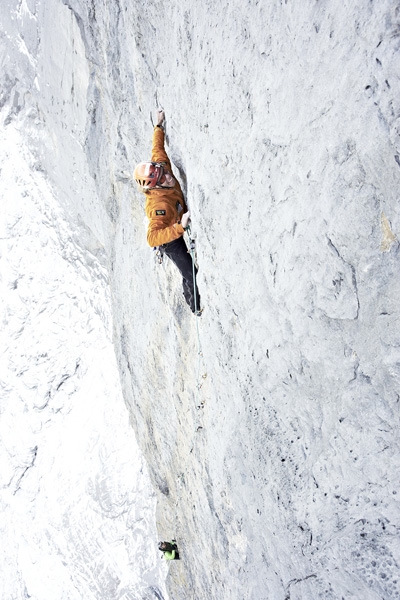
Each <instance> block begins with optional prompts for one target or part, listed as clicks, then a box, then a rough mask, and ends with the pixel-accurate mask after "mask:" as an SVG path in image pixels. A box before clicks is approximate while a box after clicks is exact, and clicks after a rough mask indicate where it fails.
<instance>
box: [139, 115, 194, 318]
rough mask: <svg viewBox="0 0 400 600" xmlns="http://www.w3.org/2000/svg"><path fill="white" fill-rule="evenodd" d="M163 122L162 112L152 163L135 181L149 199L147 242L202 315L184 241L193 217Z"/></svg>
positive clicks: (141, 168)
mask: <svg viewBox="0 0 400 600" xmlns="http://www.w3.org/2000/svg"><path fill="white" fill-rule="evenodd" d="M164 118H165V115H164V112H163V111H162V110H159V111H158V114H157V125H156V126H155V127H154V131H153V142H152V149H151V160H150V161H148V162H141V163H139V164H138V165H137V166H136V167H135V170H134V172H133V177H134V179H135V181H136V183H137V185H138V186H139V189H140V191H142V192H143V193H144V194H145V195H146V205H145V211H146V215H147V218H148V220H149V225H148V229H147V242H148V244H149V245H150V246H152V247H153V248H156V247H160V249H161V251H162V252H163V253H165V254H166V255H167V256H168V258H170V259H171V260H172V262H173V263H174V264H175V265H176V266H177V267H178V269H179V271H180V273H181V275H182V278H183V282H182V283H183V295H184V297H185V300H186V302H187V304H188V305H189V306H190V309H191V311H192V312H193V313H194V314H196V315H200V314H201V309H200V295H199V292H198V290H197V285H196V273H197V269H196V267H195V266H194V265H193V262H192V258H191V256H190V254H189V250H188V248H187V246H186V243H185V240H184V239H183V234H184V232H185V230H186V229H187V227H188V225H189V220H190V213H189V211H188V208H187V206H186V202H185V199H184V197H183V193H182V190H181V186H180V185H179V182H178V181H177V179H176V178H175V176H174V174H173V172H172V167H171V162H170V160H169V158H168V155H167V153H166V151H165V148H164V128H163V122H164ZM193 272H194V276H193Z"/></svg>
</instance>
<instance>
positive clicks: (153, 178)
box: [133, 162, 164, 190]
mask: <svg viewBox="0 0 400 600" xmlns="http://www.w3.org/2000/svg"><path fill="white" fill-rule="evenodd" d="M163 175H164V167H163V165H162V164H161V163H155V162H141V163H139V164H138V165H136V167H135V170H134V171H133V178H134V180H135V181H136V183H137V184H138V186H140V187H141V188H143V189H144V190H149V189H152V188H155V187H156V185H157V183H158V182H159V181H160V179H161V178H162V176H163Z"/></svg>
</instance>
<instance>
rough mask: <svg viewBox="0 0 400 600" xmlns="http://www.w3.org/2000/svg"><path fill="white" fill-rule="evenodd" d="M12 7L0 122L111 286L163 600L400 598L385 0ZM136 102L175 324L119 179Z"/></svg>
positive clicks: (393, 101)
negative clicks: (163, 167)
mask: <svg viewBox="0 0 400 600" xmlns="http://www.w3.org/2000/svg"><path fill="white" fill-rule="evenodd" d="M11 4H12V3H11V2H10V6H11ZM354 4H356V5H357V6H355V5H354ZM15 5H17V3H15ZM12 6H13V8H14V11H15V8H16V6H14V5H12ZM18 11H19V12H18V13H15V12H12V11H11V12H10V15H11V16H10V15H8V16H4V15H2V19H3V21H4V23H5V26H4V29H5V32H6V33H5V35H4V36H3V43H4V44H5V46H6V48H10V47H11V45H12V47H13V48H14V50H13V52H16V51H17V50H16V49H18V51H19V52H20V54H19V60H18V64H17V65H16V64H15V56H16V55H15V54H14V55H13V54H9V58H8V59H7V53H6V54H5V55H4V57H3V61H2V62H3V67H4V69H3V76H2V100H1V104H2V106H3V108H2V118H3V123H4V129H5V131H7V128H8V129H9V128H10V127H13V126H14V124H17V125H18V127H17V129H18V130H19V132H20V134H21V135H22V133H23V135H25V136H29V143H30V148H31V151H32V152H34V150H35V149H36V154H35V160H36V161H37V163H35V164H36V170H38V171H39V173H40V169H41V168H43V165H44V166H45V169H46V172H47V175H48V178H47V179H48V181H49V182H50V184H51V185H52V186H56V189H57V190H58V194H57V196H58V201H59V205H60V206H62V209H63V211H64V213H65V217H64V218H65V219H66V220H67V221H69V222H70V223H71V222H76V223H77V230H76V231H77V232H79V236H80V238H81V239H80V244H81V245H80V246H79V245H76V248H82V249H83V250H82V251H83V252H84V258H83V259H82V263H83V266H82V269H83V271H85V269H86V271H90V275H88V277H89V280H90V281H91V285H94V286H95V285H96V283H93V282H97V285H98V286H100V287H101V286H102V285H104V286H105V283H104V284H102V283H101V282H103V281H104V282H105V281H107V276H108V277H109V280H110V283H111V296H112V306H113V320H114V323H113V325H114V343H115V350H116V355H117V362H118V367H119V372H120V376H121V382H122V388H123V392H124V397H125V400H126V403H127V404H128V406H129V409H130V413H131V420H132V423H133V426H134V430H135V433H136V436H137V439H138V442H139V446H140V448H141V450H142V452H143V454H144V456H145V459H146V462H147V464H148V467H149V470H150V475H151V479H152V482H153V485H154V488H155V489H156V491H157V494H158V512H157V522H158V531H159V536H160V538H164V539H167V538H171V537H176V539H177V540H178V543H179V547H180V550H181V557H182V560H181V561H179V562H174V563H172V564H171V565H170V567H169V575H168V580H167V584H168V588H169V592H170V596H171V598H174V599H178V598H179V600H181V599H183V598H188V599H189V598H196V600H200V599H204V600H210V599H213V598H215V599H217V598H218V599H221V598H237V599H238V600H239V599H240V600H242V599H243V598H249V599H252V600H253V599H257V600H263V599H271V598H273V599H275V598H276V599H278V598H282V599H283V598H285V599H289V598H290V599H291V600H294V599H298V600H300V599H301V600H304V599H305V598H307V599H308V598H310V599H311V598H313V599H316V598H321V599H324V600H325V599H335V600H336V599H340V598H346V600H347V599H350V598H354V599H355V598H361V597H362V598H371V600H372V599H378V598H396V597H399V595H400V588H399V583H398V575H399V563H400V556H399V545H398V542H397V540H398V536H399V506H398V492H399V490H398V481H399V437H398V403H399V362H400V361H399V350H398V348H399V325H398V322H399V321H398V317H399V308H398V297H399V293H400V283H399V277H398V272H399V255H398V235H399V234H398V232H399V211H398V197H399V192H398V190H399V184H400V158H399V156H400V137H399V131H400V129H399V127H400V105H399V98H400V89H399V88H400V86H399V58H398V56H399V52H398V51H399V40H400V38H399V26H400V14H399V9H398V7H397V6H396V3H395V2H392V1H390V0H382V1H381V2H379V3H378V2H369V3H361V2H359V3H353V4H351V3H350V4H349V3H338V2H333V1H328V2H318V1H311V0H306V1H305V2H301V3H299V2H298V3H293V2H290V1H285V2H283V1H275V2H268V3H266V2H247V3H244V2H238V1H236V2H233V3H226V2H221V3H211V2H204V3H189V2H186V1H183V2H182V1H181V2H177V3H171V2H168V3H161V2H146V3H144V2H143V3H138V2H135V3H131V2H128V1H127V0H125V1H120V2H117V1H115V2H109V3H99V2H95V1H94V2H93V1H92V2H84V1H83V0H64V3H63V4H61V3H55V6H54V7H52V8H51V9H49V8H48V7H46V10H44V8H43V7H42V6H41V5H40V4H38V3H36V2H34V1H33V0H30V1H29V2H28V1H26V2H25V1H24V2H21V3H19V4H18ZM6 19H8V20H7V21H6ZM18 32H19V34H20V37H18V36H17V33H18ZM10 57H11V58H10ZM24 61H25V62H24ZM16 71H17V73H16ZM28 74H29V76H28ZM157 104H161V105H162V106H163V108H164V109H165V111H166V115H167V125H166V129H167V141H168V151H169V153H170V156H171V158H172V160H173V162H174V165H175V169H176V172H177V174H178V175H179V177H180V179H181V182H182V185H183V188H184V190H185V192H186V194H187V199H188V203H189V205H190V209H191V212H192V216H193V231H194V232H195V234H196V236H197V257H198V263H199V269H200V270H199V277H198V283H199V287H200V292H201V296H202V301H203V303H204V306H205V310H204V314H203V316H202V317H201V319H199V320H197V321H196V319H195V318H194V317H193V316H192V315H191V313H190V312H189V311H188V309H187V307H186V305H184V302H183V299H182V296H181V292H180V281H179V277H178V275H177V273H176V271H175V270H174V268H173V266H172V265H171V264H169V263H168V261H167V260H165V261H164V264H163V265H162V266H160V265H158V264H156V262H155V261H154V259H153V256H152V251H151V250H150V249H149V248H148V247H147V246H146V240H145V224H144V222H143V216H144V215H143V198H142V197H141V195H140V194H139V193H138V192H137V191H136V189H135V186H134V185H133V184H132V180H131V172H132V169H133V166H134V164H135V163H136V162H138V161H139V160H145V159H148V158H149V155H150V144H151V134H152V127H151V122H150V116H149V113H150V111H151V110H153V109H154V108H155V107H156V106H157ZM43 132H46V133H47V135H46V136H44V134H43ZM48 132H53V133H54V139H53V140H52V143H51V142H50V139H49V138H48ZM4 135H6V134H4ZM31 170H32V166H31ZM27 176H28V175H27ZM54 210H55V209H54ZM59 221H60V219H59V218H58V217H57V215H55V218H54V219H53V220H52V221H51V230H52V231H53V235H56V233H54V231H55V232H57V226H56V224H57V223H59ZM78 226H79V227H78ZM10 227H11V225H10ZM49 235H50V234H49ZM49 243H50V242H49ZM76 252H77V250H76ZM89 252H90V254H89ZM78 256H79V253H78ZM93 256H94V257H95V260H94V259H93V258H92V257H93ZM89 257H90V260H89ZM77 259H78V257H77ZM88 261H89V262H88ZM91 261H93V262H91ZM106 270H107V271H108V273H105V271H106ZM78 271H79V270H78ZM65 277H67V274H66V275H65ZM76 277H77V279H76V281H78V282H79V283H77V284H76V283H75V284H74V285H76V286H77V288H76V291H75V292H74V295H75V296H76V297H77V298H79V301H78V305H79V302H82V301H83V300H82V297H84V298H87V296H86V292H85V285H88V284H87V283H84V281H86V280H85V277H84V276H83V275H79V272H78V273H77V275H76ZM71 285H72V284H71ZM102 297H103V298H104V296H102ZM93 302H94V300H93ZM98 302H99V303H100V305H101V302H105V300H102V301H100V300H98ZM60 304H61V303H60ZM94 305H95V306H97V304H96V302H94ZM99 313H100V316H99V319H98V321H97V324H94V325H93V327H95V330H96V333H95V334H92V335H96V336H100V335H106V334H105V333H103V334H100V333H99V332H100V331H101V327H104V322H107V319H104V314H103V313H104V311H103V313H102V311H100V310H97V313H96V311H95V313H94V314H98V315H99ZM21 314H22V313H21ZM72 314H73V312H72ZM67 317H68V315H67V316H66V318H67ZM93 319H94V317H93ZM100 323H103V325H100ZM86 331H87V332H88V334H89V329H88V330H86ZM90 331H92V329H90ZM104 331H106V329H105V330H104ZM82 343H83V344H87V345H89V346H90V347H92V346H93V344H92V343H90V344H89V342H88V341H87V340H86V341H85V342H82ZM199 350H201V352H199ZM35 351H36V350H35ZM80 354H81V353H79V352H78V353H77V352H74V353H72V354H71V355H70V359H69V362H68V365H69V370H68V371H65V372H68V374H69V379H70V380H71V381H73V379H74V377H75V378H77V377H78V374H79V368H81V367H79V368H78V367H76V365H77V362H76V360H75V359H76V357H77V356H78V355H79V356H80ZM89 363H90V360H89V359H87V364H89ZM29 364H31V361H29ZM66 364H67V363H66ZM76 368H78V371H77V372H76V373H75V371H74V369H76ZM54 382H55V384H56V380H54ZM59 382H61V379H59ZM65 385H66V384H65ZM69 385H71V383H69ZM61 389H62V388H61ZM88 410H89V411H90V408H89V409H88ZM92 410H93V411H94V410H95V409H94V408H93V409H92ZM29 426H31V425H29ZM35 444H36V442H35V440H33V442H32V443H31V445H30V446H29V447H30V448H31V449H33V450H34V449H35ZM38 447H39V446H38ZM33 450H31V451H30V453H29V452H28V451H26V452H25V454H24V460H25V463H26V466H28V465H29V464H31V463H33V462H34V464H35V467H36V465H37V463H38V461H39V456H40V455H39V451H38V453H37V455H35V453H34V452H33ZM43 468H44V469H46V466H45V465H44V467H43ZM30 470H32V469H30ZM115 472H116V473H118V467H117V465H115ZM117 480H118V475H117ZM16 497H17V495H16ZM128 504H129V500H128ZM87 552H88V556H89V557H90V559H89V560H88V562H89V563H90V562H91V558H92V557H93V555H92V554H91V550H88V551H87ZM146 552H147V548H146ZM148 552H151V550H148ZM116 560H117V559H116ZM97 566H98V565H97V564H96V566H93V568H91V567H90V564H89V566H88V565H86V566H85V569H87V573H93V572H94V571H95V570H96V567H97ZM60 585H61V584H60ZM28 591H29V590H28ZM35 593H36V595H37V596H38V597H43V598H44V597H45V596H40V593H39V592H35ZM107 593H108V596H106V595H105V594H104V595H103V597H110V598H117V597H118V598H121V597H124V596H123V595H122V594H121V587H119V588H118V586H114V588H112V586H110V588H109V591H108V592H107ZM118 593H119V594H120V595H118ZM146 593H148V594H150V593H151V592H150V591H147V592H146ZM160 593H161V592H158V591H153V592H152V594H153V596H154V597H156V594H160ZM77 597H79V595H78V596H77ZM93 597H95V598H100V597H102V596H100V595H95V592H93ZM125 597H126V598H129V597H131V596H129V595H128V593H126V594H125ZM132 597H135V596H134V595H133V594H132Z"/></svg>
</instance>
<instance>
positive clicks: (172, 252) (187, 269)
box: [161, 237, 200, 312]
mask: <svg viewBox="0 0 400 600" xmlns="http://www.w3.org/2000/svg"><path fill="white" fill-rule="evenodd" d="M161 248H162V249H163V250H164V252H165V254H166V255H167V256H168V258H170V259H171V260H172V262H173V263H174V264H175V265H176V266H177V267H178V269H179V271H180V273H181V275H182V278H183V281H182V286H183V295H184V296H185V300H186V302H187V303H188V305H189V306H190V310H191V311H192V312H196V309H197V310H198V311H199V310H200V295H199V292H198V289H197V284H196V306H195V302H194V281H193V263H192V257H191V256H190V253H189V251H188V248H187V246H186V244H185V240H184V239H183V237H180V238H178V239H177V240H173V241H172V242H169V243H168V244H163V245H162V246H161ZM195 273H197V269H196V267H195Z"/></svg>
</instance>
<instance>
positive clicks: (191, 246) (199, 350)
mask: <svg viewBox="0 0 400 600" xmlns="http://www.w3.org/2000/svg"><path fill="white" fill-rule="evenodd" d="M186 233H187V235H188V239H189V250H190V256H191V257H192V273H193V292H194V310H195V315H196V331H197V357H198V360H197V390H199V389H200V388H201V386H202V384H201V383H200V362H201V357H202V356H203V351H202V348H201V341H200V331H199V319H198V318H197V313H198V311H200V306H199V307H197V289H196V266H195V248H196V242H195V240H194V239H193V238H192V235H191V233H192V232H191V229H190V226H189V225H188V226H187V227H186ZM203 379H205V375H203Z"/></svg>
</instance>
